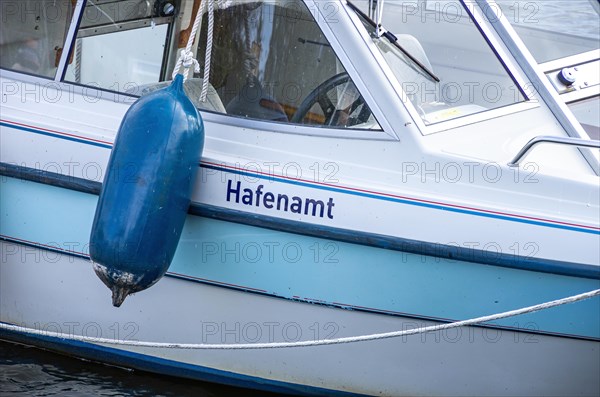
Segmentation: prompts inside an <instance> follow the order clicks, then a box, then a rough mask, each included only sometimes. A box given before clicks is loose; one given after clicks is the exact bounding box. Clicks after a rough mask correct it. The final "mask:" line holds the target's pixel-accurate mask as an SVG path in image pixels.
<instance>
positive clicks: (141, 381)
mask: <svg viewBox="0 0 600 397" xmlns="http://www.w3.org/2000/svg"><path fill="white" fill-rule="evenodd" d="M0 396H2V397H10V396H26V397H34V396H36V397H37V396H66V397H74V396H86V397H87V396H90V397H91V396H144V397H145V396H195V397H209V396H210V397H212V396H219V397H220V396H241V397H251V396H252V397H254V396H256V397H258V396H264V397H273V396H282V395H280V394H272V393H266V392H261V391H252V390H247V389H238V388H234V387H227V386H221V385H216V384H211V383H201V382H196V381H189V380H182V379H177V378H171V377H165V376H158V375H155V374H151V373H147V372H142V371H133V370H127V369H122V368H118V367H113V366H107V365H102V364H97V363H93V362H89V361H83V360H79V359H75V358H72V357H67V356H63V355H60V354H56V353H52V352H49V351H46V350H41V349H37V348H33V347H27V346H23V345H19V344H14V343H9V342H5V341H2V340H0Z"/></svg>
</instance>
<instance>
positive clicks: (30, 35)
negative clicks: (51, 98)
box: [0, 0, 72, 77]
mask: <svg viewBox="0 0 600 397" xmlns="http://www.w3.org/2000/svg"><path fill="white" fill-rule="evenodd" d="M0 7H1V8H0V10H1V14H0V20H1V21H2V23H1V24H0V67H2V68H5V69H11V70H15V71H19V72H25V73H30V74H35V75H39V76H45V77H54V75H55V74H56V69H57V67H58V63H59V61H60V57H61V55H62V51H63V44H64V41H65V37H66V34H67V31H68V28H69V22H70V21H71V17H72V2H71V1H70V0H63V1H57V0H25V1H14V0H0Z"/></svg>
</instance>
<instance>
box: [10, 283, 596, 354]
mask: <svg viewBox="0 0 600 397" xmlns="http://www.w3.org/2000/svg"><path fill="white" fill-rule="evenodd" d="M598 295H600V289H597V290H594V291H590V292H586V293H583V294H579V295H574V296H570V297H568V298H564V299H558V300H554V301H551V302H546V303H541V304H539V305H535V306H529V307H525V308H522V309H518V310H511V311H508V312H503V313H498V314H492V315H489V316H484V317H477V318H473V319H470V320H463V321H456V322H453V323H448V324H442V325H432V326H429V327H422V328H414V329H408V330H405V331H394V332H385V333H381V334H371V335H361V336H349V337H344V338H336V339H321V340H314V341H310V340H309V341H300V342H273V343H240V344H202V343H165V342H140V341H133V340H116V339H106V338H95V337H90V336H79V335H71V334H65V333H61V332H51V331H44V330H38V329H34V328H28V327H20V326H17V325H10V324H6V323H0V329H5V330H9V331H15V332H25V333H28V334H33V335H42V336H49V337H55V338H61V339H67V340H74V341H80V342H89V343H104V344H109V345H120V346H135V347H151V348H161V349H211V350H239V349H274V348H283V347H309V346H323V345H337V344H341V343H354V342H364V341H371V340H378V339H387V338H396V337H399V336H407V335H415V334H422V333H426V332H435V331H440V330H445V329H450V328H457V327H464V326H467V325H474V324H478V323H485V322H488V321H493V320H499V319H502V318H507V317H514V316H518V315H521V314H526V313H533V312H537V311H540V310H544V309H549V308H551V307H556V306H561V305H565V304H567V303H574V302H578V301H582V300H585V299H590V298H593V297H594V296H598Z"/></svg>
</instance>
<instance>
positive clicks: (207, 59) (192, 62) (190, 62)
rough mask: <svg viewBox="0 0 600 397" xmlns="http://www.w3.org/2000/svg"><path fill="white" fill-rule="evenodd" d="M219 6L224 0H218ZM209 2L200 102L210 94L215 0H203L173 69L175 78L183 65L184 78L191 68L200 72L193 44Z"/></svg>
mask: <svg viewBox="0 0 600 397" xmlns="http://www.w3.org/2000/svg"><path fill="white" fill-rule="evenodd" d="M217 1H218V3H217V4H218V6H221V5H222V4H223V3H222V0H217ZM207 4H208V29H207V33H206V36H207V37H206V52H205V56H204V78H203V80H202V91H201V93H200V102H206V96H207V95H208V80H209V79H210V65H211V57H212V46H213V35H214V24H215V16H214V7H215V4H214V0H202V2H201V3H200V6H199V7H198V11H197V14H196V19H195V20H194V25H193V26H192V32H191V33H190V37H189V38H188V42H187V45H186V47H185V49H184V50H182V51H181V54H179V59H177V63H176V64H175V68H174V69H173V75H172V77H173V78H175V76H177V73H179V70H180V69H181V66H183V67H184V72H183V79H184V80H185V79H187V75H188V71H189V69H190V68H192V67H193V68H194V72H196V73H199V72H200V64H199V63H198V60H197V59H196V58H194V53H193V52H192V46H193V45H194V41H195V40H196V33H197V32H198V31H200V30H202V15H203V14H204V11H205V9H206V7H207Z"/></svg>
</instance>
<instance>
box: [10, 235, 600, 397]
mask: <svg viewBox="0 0 600 397" xmlns="http://www.w3.org/2000/svg"><path fill="white" fill-rule="evenodd" d="M1 245H2V263H1V266H0V320H1V321H2V322H7V323H15V324H19V325H26V326H30V327H37V328H43V329H46V330H49V331H56V330H57V329H58V330H60V331H62V332H72V331H70V330H74V331H75V332H74V333H76V334H82V333H83V334H86V335H88V336H100V335H99V334H98V331H100V332H101V336H103V337H108V338H114V337H115V333H116V332H118V337H119V338H120V339H137V340H140V341H156V342H184V343H236V342H238V343H247V342H270V341H271V342H273V341H292V340H310V339H315V338H317V337H320V338H327V337H342V336H353V335H362V334H370V333H379V332H385V331H392V330H399V329H408V328H414V327H417V326H423V325H429V324H432V323H430V322H426V321H421V320H415V319H410V318H403V317H397V316H387V315H377V314H369V313H364V312H359V311H350V310H343V309H334V308H328V307H324V306H320V305H311V304H306V303H299V302H293V301H290V300H287V299H279V298H274V297H269V296H264V295H259V294H254V293H248V292H242V291H237V290H233V289H228V288H223V287H216V286H211V285H206V284H202V283H197V282H192V281H188V280H181V279H177V278H173V277H165V278H164V279H163V280H161V281H160V282H159V283H158V284H157V285H155V286H154V287H152V288H151V289H149V290H148V291H144V292H142V293H140V294H138V295H136V296H133V297H131V298H130V299H128V300H127V302H126V303H125V304H124V305H123V307H121V308H119V309H116V308H114V307H112V306H111V304H110V296H109V291H108V290H107V289H106V287H105V286H104V285H102V284H101V283H100V281H99V280H98V279H97V278H96V276H95V275H94V273H93V270H92V267H91V264H90V263H89V262H88V261H87V260H84V259H79V258H75V257H72V256H67V255H60V254H57V253H53V252H49V251H42V250H39V249H37V248H32V247H27V246H17V247H18V249H19V250H20V253H21V255H12V254H11V255H7V252H8V250H10V252H13V250H14V249H15V245H14V244H12V243H5V242H2V243H1ZM515 322H518V317H517V318H515ZM259 333H260V335H261V337H260V338H259V337H258V334H259ZM299 333H300V334H301V335H302V336H301V338H299V337H298V335H299ZM123 348H124V349H127V350H130V351H133V352H138V353H142V354H145V355H149V356H155V357H159V358H165V359H169V360H174V361H177V362H182V363H188V364H192V365H198V366H203V367H209V368H214V369H217V370H223V371H228V372H233V373H237V374H244V375H249V376H252V377H257V378H262V379H269V380H274V381H278V382H284V383H292V384H301V385H307V386H313V387H317V388H324V389H329V390H338V391H349V392H354V393H360V394H369V395H390V396H418V395H427V396H434V395H440V396H456V395H463V396H464V395H472V396H484V395H494V396H498V395H502V396H524V395H530V396H542V395H543V396H564V395H570V396H576V395H577V396H593V395H597V394H598V391H600V379H599V378H598V376H597V374H598V373H600V343H599V342H597V341H585V340H578V339H570V338H565V337H554V336H544V335H539V334H527V333H522V332H514V331H506V330H497V329H489V328H481V327H471V328H461V329H457V330H448V331H446V332H441V333H430V334H424V335H414V336H409V337H405V338H395V339H387V340H380V341H373V342H362V343H354V344H343V345H335V346H323V347H309V348H294V349H289V348H288V349H269V350H244V351H240V350H234V351H214V350H165V349H163V350H161V349H150V348H132V347H123Z"/></svg>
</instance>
